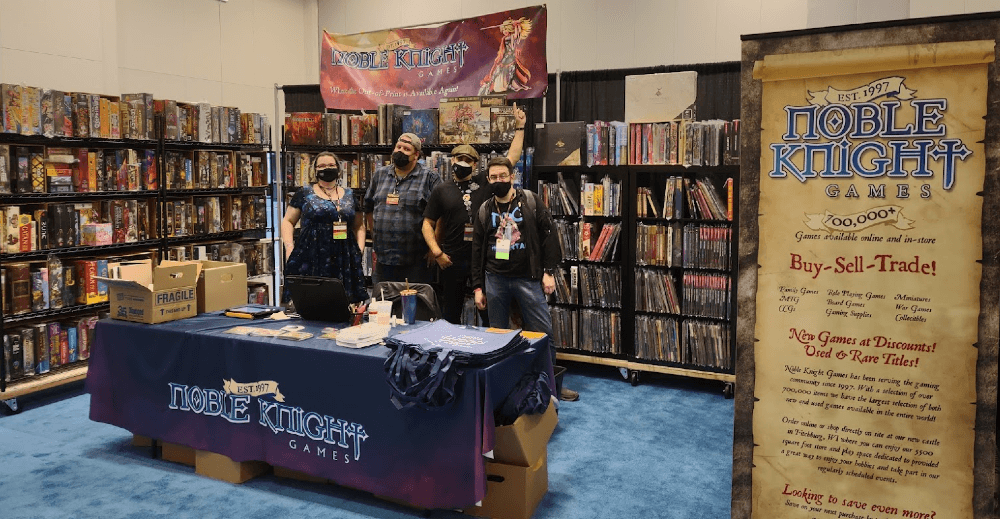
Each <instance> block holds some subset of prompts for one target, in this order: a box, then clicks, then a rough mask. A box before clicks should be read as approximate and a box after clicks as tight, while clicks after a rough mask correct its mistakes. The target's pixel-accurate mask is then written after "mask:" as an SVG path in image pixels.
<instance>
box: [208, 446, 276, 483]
mask: <svg viewBox="0 0 1000 519" xmlns="http://www.w3.org/2000/svg"><path fill="white" fill-rule="evenodd" d="M270 469H271V466H270V465H268V464H267V463H264V462H263V461H243V462H239V461H233V460H232V459H231V458H229V456H225V455H223V454H216V453H214V452H208V451H196V454H195V464H194V471H195V473H197V474H201V475H202V476H208V477H210V478H212V479H221V480H222V481H228V482H230V483H237V484H239V483H243V482H245V481H249V480H251V479H253V478H255V477H257V476H259V475H261V474H264V473H265V472H267V471H268V470H270Z"/></svg>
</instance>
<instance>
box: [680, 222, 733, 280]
mask: <svg viewBox="0 0 1000 519" xmlns="http://www.w3.org/2000/svg"><path fill="white" fill-rule="evenodd" d="M732 238H733V229H732V228H730V227H728V226H720V225H710V224H688V225H685V226H684V237H683V241H684V243H683V263H682V265H683V266H684V267H688V268H703V269H719V270H729V269H730V268H732V248H731V246H732Z"/></svg>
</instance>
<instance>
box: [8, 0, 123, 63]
mask: <svg viewBox="0 0 1000 519" xmlns="http://www.w3.org/2000/svg"><path fill="white" fill-rule="evenodd" d="M100 4H101V2H100V0H0V12H3V13H4V16H3V17H0V47H4V48H7V49H16V50H22V51H30V52H37V53H43V54H51V55H54V56H65V57H69V58H79V59H89V60H94V61H99V60H100V59H101V57H102V55H103V53H104V51H103V48H102V43H101V37H100V31H101V30H102V27H103V26H104V25H107V24H114V23H116V21H115V19H114V18H111V19H102V17H101V5H100Z"/></svg>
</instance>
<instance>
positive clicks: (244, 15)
mask: <svg viewBox="0 0 1000 519" xmlns="http://www.w3.org/2000/svg"><path fill="white" fill-rule="evenodd" d="M258 1H259V0H240V2H241V3H242V4H249V5H250V8H249V9H246V8H241V9H232V8H227V7H228V5H229V4H225V5H224V6H223V8H222V9H221V10H220V14H221V15H220V17H219V18H220V19H219V22H220V25H221V27H220V34H221V38H220V46H221V56H220V61H221V63H220V65H221V67H222V72H221V76H220V77H219V78H217V79H219V80H220V81H221V79H223V78H224V79H225V80H226V81H229V82H232V83H243V84H247V85H251V84H258V83H260V82H261V81H266V78H264V77H262V74H261V73H260V71H261V69H262V68H263V69H266V68H268V67H270V66H271V64H270V63H268V62H266V61H264V60H261V59H260V49H261V48H262V46H263V45H264V44H265V43H266V42H267V41H268V40H269V39H271V38H273V37H274V35H273V34H269V33H270V32H271V31H266V30H259V29H258V27H257V26H256V24H255V22H256V16H255V14H254V13H255V11H256V10H257V6H256V4H257V3H258ZM266 75H267V76H270V74H266Z"/></svg>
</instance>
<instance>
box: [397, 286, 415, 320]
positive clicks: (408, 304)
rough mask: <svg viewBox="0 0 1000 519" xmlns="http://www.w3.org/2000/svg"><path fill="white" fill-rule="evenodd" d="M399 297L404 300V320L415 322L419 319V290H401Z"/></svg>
mask: <svg viewBox="0 0 1000 519" xmlns="http://www.w3.org/2000/svg"><path fill="white" fill-rule="evenodd" d="M399 297H400V298H401V299H402V301H403V322H404V323H406V324H413V323H415V322H416V321H417V291H416V290H400V292H399Z"/></svg>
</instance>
